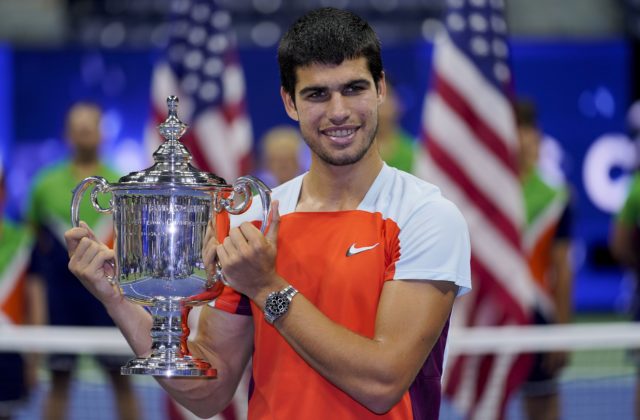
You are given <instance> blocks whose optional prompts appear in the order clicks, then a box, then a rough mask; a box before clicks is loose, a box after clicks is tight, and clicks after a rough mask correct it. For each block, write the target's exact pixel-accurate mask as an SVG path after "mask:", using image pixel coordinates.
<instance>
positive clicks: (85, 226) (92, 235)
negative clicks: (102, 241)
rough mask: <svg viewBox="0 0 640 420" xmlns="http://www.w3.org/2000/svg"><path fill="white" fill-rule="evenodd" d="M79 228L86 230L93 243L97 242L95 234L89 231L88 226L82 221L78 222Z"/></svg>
mask: <svg viewBox="0 0 640 420" xmlns="http://www.w3.org/2000/svg"><path fill="white" fill-rule="evenodd" d="M80 227H82V228H85V229H86V230H87V232H89V238H91V239H93V240H94V241H98V238H97V237H96V234H95V233H93V230H91V228H90V227H89V225H88V224H86V223H85V222H83V221H80Z"/></svg>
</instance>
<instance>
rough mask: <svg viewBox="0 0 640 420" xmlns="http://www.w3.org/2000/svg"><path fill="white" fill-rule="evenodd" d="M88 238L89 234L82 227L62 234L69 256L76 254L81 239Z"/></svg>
mask: <svg viewBox="0 0 640 420" xmlns="http://www.w3.org/2000/svg"><path fill="white" fill-rule="evenodd" d="M86 237H89V232H88V231H87V229H85V228H83V227H74V228H71V229H69V230H68V231H66V232H65V233H64V241H65V242H66V244H67V250H68V251H69V256H71V255H72V254H73V253H75V252H76V249H77V248H78V245H79V244H80V241H81V240H82V238H86Z"/></svg>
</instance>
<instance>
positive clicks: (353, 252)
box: [347, 242, 380, 257]
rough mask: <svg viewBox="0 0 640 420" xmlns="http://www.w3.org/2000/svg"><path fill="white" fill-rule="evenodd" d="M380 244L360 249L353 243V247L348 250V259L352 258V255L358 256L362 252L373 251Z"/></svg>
mask: <svg viewBox="0 0 640 420" xmlns="http://www.w3.org/2000/svg"><path fill="white" fill-rule="evenodd" d="M379 243H380V242H378V243H376V244H374V245H371V246H363V247H360V248H358V247H357V246H356V244H355V242H354V243H352V244H351V246H350V247H349V249H348V250H347V257H350V256H352V255H356V254H359V253H361V252H364V251H368V250H370V249H373V248H375V247H377V246H378V244H379Z"/></svg>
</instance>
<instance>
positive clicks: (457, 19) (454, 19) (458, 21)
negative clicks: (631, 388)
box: [447, 13, 466, 31]
mask: <svg viewBox="0 0 640 420" xmlns="http://www.w3.org/2000/svg"><path fill="white" fill-rule="evenodd" d="M447 25H448V26H449V28H451V30H452V31H462V30H464V28H465V26H466V23H465V20H464V18H463V17H462V16H460V15H459V14H458V13H450V14H449V16H447Z"/></svg>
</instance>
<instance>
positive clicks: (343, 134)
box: [327, 129, 355, 137]
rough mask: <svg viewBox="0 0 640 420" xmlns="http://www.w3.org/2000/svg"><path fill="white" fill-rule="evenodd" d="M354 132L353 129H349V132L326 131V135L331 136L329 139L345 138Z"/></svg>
mask: <svg viewBox="0 0 640 420" xmlns="http://www.w3.org/2000/svg"><path fill="white" fill-rule="evenodd" d="M354 132H355V130H354V129H349V130H330V131H327V135H329V136H331V137H347V136H350V135H351V134H353V133H354Z"/></svg>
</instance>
